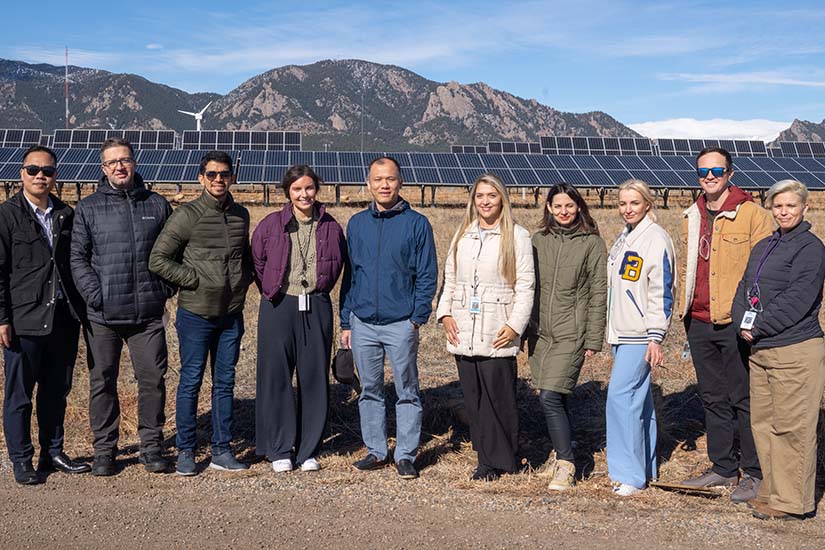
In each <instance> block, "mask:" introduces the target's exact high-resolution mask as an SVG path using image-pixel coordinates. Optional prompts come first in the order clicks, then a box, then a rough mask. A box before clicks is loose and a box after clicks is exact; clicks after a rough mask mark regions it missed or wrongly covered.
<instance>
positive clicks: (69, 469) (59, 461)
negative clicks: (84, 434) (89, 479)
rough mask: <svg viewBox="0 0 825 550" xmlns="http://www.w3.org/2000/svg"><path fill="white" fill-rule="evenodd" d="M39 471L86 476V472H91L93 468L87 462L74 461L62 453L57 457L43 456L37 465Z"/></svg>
mask: <svg viewBox="0 0 825 550" xmlns="http://www.w3.org/2000/svg"><path fill="white" fill-rule="evenodd" d="M37 469H38V470H40V471H41V472H53V471H55V470H57V471H59V472H63V473H64V474H85V473H86V472H90V471H91V470H92V467H91V466H89V465H88V464H86V463H85V462H80V461H79V460H72V459H71V458H69V456H68V455H67V454H66V453H64V452H61V453H60V454H59V455H55V456H49V455H46V456H41V457H40V461H39V462H38V463H37Z"/></svg>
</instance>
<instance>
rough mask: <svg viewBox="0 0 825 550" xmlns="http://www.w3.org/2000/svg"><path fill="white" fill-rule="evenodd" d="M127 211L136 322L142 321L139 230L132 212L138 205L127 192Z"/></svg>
mask: <svg viewBox="0 0 825 550" xmlns="http://www.w3.org/2000/svg"><path fill="white" fill-rule="evenodd" d="M125 194H126V211H127V212H128V213H129V227H130V228H131V229H132V230H131V232H130V233H131V237H132V238H131V239H130V242H131V243H132V277H134V280H133V285H134V286H133V288H132V299H133V301H134V304H135V320H138V321H139V320H140V304H139V303H138V294H139V292H138V290H139V289H138V286H139V285H138V268H137V241H136V239H135V233H136V231H137V228H136V227H135V214H134V212H132V209H134V208H137V204H136V203H135V201H134V199H133V198H132V197H131V196H129V193H128V192H126V193H125Z"/></svg>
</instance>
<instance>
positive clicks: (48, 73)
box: [0, 60, 639, 150]
mask: <svg viewBox="0 0 825 550" xmlns="http://www.w3.org/2000/svg"><path fill="white" fill-rule="evenodd" d="M69 80H70V85H69V109H70V113H71V115H70V119H69V127H71V128H140V129H149V130H160V129H173V130H176V131H178V132H181V131H183V130H189V129H194V120H193V119H192V117H190V116H187V115H183V114H181V113H178V112H177V110H178V109H181V110H185V111H198V110H200V109H201V108H202V107H203V106H204V105H206V104H207V103H208V102H209V101H213V102H214V103H213V104H212V105H211V106H210V107H209V109H208V110H207V111H206V114H205V116H204V121H203V129H204V130H208V129H228V130H293V131H300V132H302V133H303V145H304V148H306V149H321V148H323V147H324V146H325V145H326V146H329V147H330V148H332V149H341V150H347V149H349V150H352V149H356V150H357V149H360V148H361V146H362V139H363V148H364V149H366V150H382V149H383V150H399V149H411V150H415V149H421V150H425V149H426V150H448V149H449V146H450V145H456V144H462V145H486V143H487V142H488V141H538V137H539V136H541V135H577V136H592V135H601V136H638V135H639V134H637V133H636V132H634V131H633V130H631V129H630V128H628V127H627V126H625V125H623V124H621V123H620V122H619V121H617V120H616V119H614V118H613V117H611V116H610V115H608V114H606V113H603V112H600V111H594V112H590V113H567V112H562V111H558V110H556V109H553V108H551V107H548V106H546V105H543V104H541V103H539V102H538V101H536V100H534V99H523V98H520V97H517V96H514V95H512V94H509V93H507V92H503V91H500V90H496V89H494V88H492V87H490V86H488V85H487V84H484V83H481V82H479V83H474V84H460V83H458V82H447V83H442V82H435V81H432V80H428V79H426V78H423V77H422V76H420V75H417V74H416V73H414V72H412V71H409V70H406V69H403V68H401V67H397V66H393V65H381V64H377V63H370V62H367V61H359V60H340V61H319V62H317V63H313V64H310V65H303V66H298V65H288V66H284V67H279V68H276V69H272V70H270V71H267V72H265V73H262V74H260V75H258V76H255V77H253V78H250V79H249V80H247V81H246V82H244V83H242V84H241V85H240V86H238V87H237V88H235V89H234V90H232V91H230V92H229V93H228V94H226V95H220V94H213V93H198V94H190V93H187V92H185V91H183V90H179V89H176V88H172V87H169V86H165V85H163V84H158V83H155V82H150V81H149V80H147V79H145V78H143V77H141V76H138V75H133V74H116V73H111V72H108V71H102V70H96V69H89V68H83V67H75V66H69ZM64 126H65V116H64V68H63V67H57V66H53V65H47V64H37V65H32V64H28V63H23V62H19V61H10V60H0V127H5V128H41V129H43V130H44V131H45V132H51V130H52V129H53V128H63V127H64ZM362 128H363V132H362Z"/></svg>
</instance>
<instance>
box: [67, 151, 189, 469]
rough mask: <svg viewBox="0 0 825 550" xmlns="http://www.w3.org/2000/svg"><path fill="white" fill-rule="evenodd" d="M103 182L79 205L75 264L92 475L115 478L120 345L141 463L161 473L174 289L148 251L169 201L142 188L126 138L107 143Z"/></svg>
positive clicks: (73, 254) (167, 212) (102, 159)
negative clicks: (133, 392)
mask: <svg viewBox="0 0 825 550" xmlns="http://www.w3.org/2000/svg"><path fill="white" fill-rule="evenodd" d="M100 162H101V167H102V169H103V174H104V175H103V177H102V178H101V179H100V183H99V184H98V186H97V190H96V191H95V192H94V193H92V194H91V195H90V196H88V197H86V198H85V199H83V200H81V201H80V202H79V203H78V204H77V209H76V211H75V222H74V227H73V230H72V250H71V266H72V275H73V277H74V280H75V284H76V285H77V290H78V291H79V292H80V295H81V296H82V297H83V300H84V301H85V302H86V306H87V308H86V311H87V315H88V318H89V323H88V325H87V326H85V327H84V335H85V338H86V347H87V349H88V354H87V356H88V362H89V423H90V424H91V427H92V433H93V435H94V443H93V445H94V450H95V458H94V462H93V463H92V475H96V476H111V475H115V474H116V473H117V468H116V464H115V454H116V453H117V443H118V439H119V427H120V403H119V401H118V395H117V379H118V374H119V369H120V354H121V351H122V350H123V343H124V342H126V345H127V346H128V347H129V354H130V355H131V357H132V367H133V368H134V372H135V378H136V379H137V383H138V404H137V413H138V435H139V436H140V457H139V460H140V463H141V464H143V465H144V467H145V468H146V470H147V471H149V472H153V473H163V472H166V471H168V467H169V464H168V463H167V461H166V459H165V458H164V457H163V455H162V445H163V425H164V423H165V421H166V416H165V413H164V408H165V405H166V380H165V376H166V368H167V350H166V330H165V328H164V325H163V321H162V318H163V314H164V311H165V307H166V299H167V298H169V297H170V296H171V295H172V291H173V289H172V287H171V286H169V285H168V284H166V283H164V282H163V280H162V279H161V278H160V277H159V276H157V275H155V274H154V273H152V272H151V271H149V265H148V264H149V253H150V252H151V250H152V245H153V244H154V243H155V239H156V238H157V236H158V234H159V233H160V230H161V229H162V228H163V224H164V223H166V220H167V218H169V216H170V215H171V214H172V207H171V206H169V203H168V202H167V201H166V199H164V198H163V197H161V196H160V195H158V194H157V193H154V192H152V191H149V190H148V189H146V187H145V186H144V185H143V179H142V178H141V177H140V174H138V173H137V172H135V165H136V163H135V154H134V151H133V149H132V146H131V144H130V143H129V142H128V141H125V140H123V139H119V138H112V139H107V140H106V141H105V142H103V145H102V147H101V149H100Z"/></svg>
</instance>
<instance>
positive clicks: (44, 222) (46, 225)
mask: <svg viewBox="0 0 825 550" xmlns="http://www.w3.org/2000/svg"><path fill="white" fill-rule="evenodd" d="M23 197H24V198H25V199H26V202H28V203H29V206H30V207H31V209H32V211H33V212H34V218H35V219H36V220H37V223H38V224H40V227H42V228H43V231H44V232H45V233H46V240H48V241H49V247H50V248H51V247H52V246H54V243H53V240H54V236H53V235H52V212H53V211H54V204H52V199H51V197H49V206H48V207H46V210H41V209H40V207H39V206H37V205H36V204H34V203H33V202H32V201H30V200H29V197H26V194H25V193H23Z"/></svg>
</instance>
